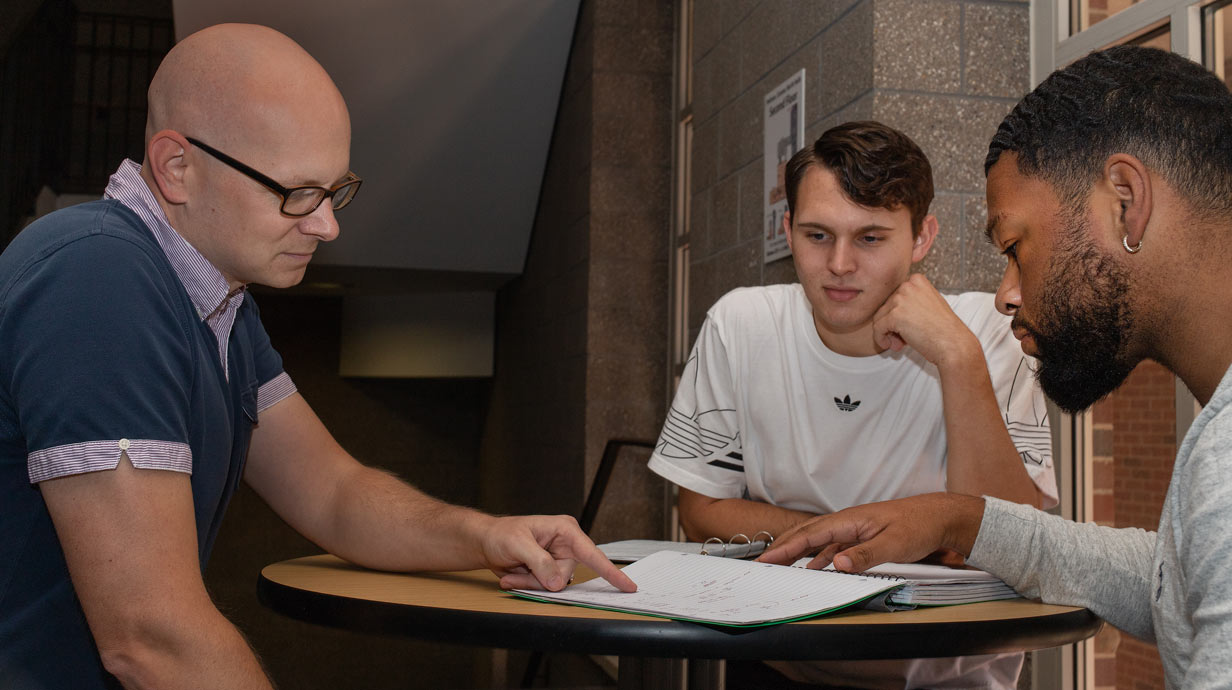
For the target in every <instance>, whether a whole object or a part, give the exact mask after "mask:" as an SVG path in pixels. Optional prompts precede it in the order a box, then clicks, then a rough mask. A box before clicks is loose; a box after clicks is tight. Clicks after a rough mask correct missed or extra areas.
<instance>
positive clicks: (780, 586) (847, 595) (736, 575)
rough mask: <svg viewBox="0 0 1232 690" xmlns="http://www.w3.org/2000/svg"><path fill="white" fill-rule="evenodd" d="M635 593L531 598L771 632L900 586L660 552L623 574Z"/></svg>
mask: <svg viewBox="0 0 1232 690" xmlns="http://www.w3.org/2000/svg"><path fill="white" fill-rule="evenodd" d="M624 572H625V574H627V575H628V576H629V577H631V578H633V581H634V582H636V583H637V591H636V592H632V593H626V592H621V591H620V590H618V589H616V588H615V587H613V586H611V585H609V584H608V583H607V582H605V581H603V580H602V579H599V578H595V579H593V580H589V581H587V582H583V583H581V584H577V585H572V586H570V587H566V588H565V589H563V590H561V591H559V592H544V591H540V590H525V589H515V590H512V592H513V593H514V594H516V595H517V596H520V597H524V598H527V599H534V600H537V601H548V602H556V603H562V604H574V605H577V606H588V607H591V608H600V609H609V610H613V611H623V612H626V613H639V614H646V615H653V616H663V617H666V618H675V619H679V620H687V621H694V622H698V623H716V624H719V625H731V626H756V625H770V624H773V623H786V622H788V621H793V620H799V619H801V618H811V617H813V616H817V615H820V614H823V613H830V612H832V611H837V610H839V609H842V608H846V607H848V606H851V605H853V604H859V603H861V602H864V601H866V600H869V599H871V598H873V597H876V596H877V595H879V594H882V593H883V592H886V591H889V590H891V589H894V588H896V587H900V586H901V585H902V583H901V582H900V581H898V580H892V579H887V578H883V577H870V576H864V575H850V574H847V573H837V572H834V571H828V572H827V571H824V570H806V569H804V568H793V567H791V566H785V565H774V564H772V563H758V562H756V561H742V560H738V559H734V558H715V557H713V556H702V555H698V554H693V553H679V552H676V551H659V552H657V553H653V554H651V555H649V556H647V557H645V558H643V559H641V560H639V561H637V562H636V563H633V564H630V565H628V566H626V567H625V569H624Z"/></svg>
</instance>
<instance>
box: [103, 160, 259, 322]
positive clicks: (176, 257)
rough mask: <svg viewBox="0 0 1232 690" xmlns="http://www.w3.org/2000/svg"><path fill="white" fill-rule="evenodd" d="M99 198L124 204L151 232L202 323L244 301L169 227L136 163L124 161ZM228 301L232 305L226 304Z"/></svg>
mask: <svg viewBox="0 0 1232 690" xmlns="http://www.w3.org/2000/svg"><path fill="white" fill-rule="evenodd" d="M103 197H104V198H107V199H115V200H116V201H119V202H120V203H121V204H124V205H125V206H126V207H128V209H129V210H131V211H132V212H133V213H136V214H137V216H138V217H140V218H141V220H142V221H144V222H145V224H146V227H148V228H149V229H150V231H151V232H152V233H154V239H156V240H158V245H159V246H160V247H162V249H163V252H164V253H165V254H166V255H167V259H168V260H169V261H170V262H171V266H172V268H174V269H175V273H176V275H177V276H179V279H180V282H181V283H183V284H184V289H185V290H186V291H187V292H188V296H189V298H191V299H192V302H193V306H195V307H196V308H197V315H198V316H200V317H201V318H202V319H203V320H204V319H206V318H210V319H212V318H214V317H215V316H217V315H218V314H219V313H220V312H225V311H230V310H231V309H239V306H240V304H241V303H242V302H243V301H244V298H243V294H244V288H243V287H242V286H241V287H240V288H239V289H238V290H237V291H236V292H235V294H232V292H231V289H230V286H228V285H227V279H226V278H224V277H223V275H222V273H221V272H219V270H218V269H217V268H215V267H214V265H213V264H211V263H210V262H209V261H208V260H207V259H206V258H205V257H204V256H202V255H201V252H199V251H197V250H196V248H195V247H193V246H192V245H191V244H189V243H188V240H185V239H184V237H183V236H181V235H180V233H178V232H176V230H175V228H173V227H171V223H170V222H168V221H167V216H166V214H164V213H163V209H162V207H161V206H159V205H158V200H157V199H155V198H154V193H153V192H151V191H150V188H149V187H148V186H147V185H146V183H145V180H143V179H142V178H141V165H140V164H138V163H137V162H135V161H133V160H131V159H125V160H124V162H123V163H121V164H120V168H119V169H118V170H116V171H115V174H113V175H112V176H111V179H110V181H109V182H108V183H107V190H106V191H105V192H104V193H103ZM229 302H230V303H233V304H227V303H229Z"/></svg>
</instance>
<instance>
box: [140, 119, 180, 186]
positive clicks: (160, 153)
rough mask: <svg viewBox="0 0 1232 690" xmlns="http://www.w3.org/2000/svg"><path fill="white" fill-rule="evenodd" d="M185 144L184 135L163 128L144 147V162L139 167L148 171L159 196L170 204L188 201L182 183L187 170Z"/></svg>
mask: <svg viewBox="0 0 1232 690" xmlns="http://www.w3.org/2000/svg"><path fill="white" fill-rule="evenodd" d="M188 146H189V144H188V140H187V139H185V138H184V135H183V134H180V133H179V132H176V131H174V130H170V129H164V130H161V131H159V132H157V133H155V134H154V136H152V137H150V143H148V144H146V147H145V162H144V163H143V164H142V166H141V167H142V169H143V170H144V171H148V174H149V176H150V181H151V182H153V184H154V185H155V186H157V187H158V193H159V194H160V195H161V196H162V198H163V199H165V200H166V201H167V202H168V203H171V204H182V203H184V202H186V201H188V188H187V186H186V185H185V182H184V178H185V173H186V172H187V170H188V164H187V162H186V161H185V158H184V151H185V150H186V149H187V148H188Z"/></svg>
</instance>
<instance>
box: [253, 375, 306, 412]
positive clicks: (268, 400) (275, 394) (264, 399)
mask: <svg viewBox="0 0 1232 690" xmlns="http://www.w3.org/2000/svg"><path fill="white" fill-rule="evenodd" d="M296 390H297V389H296V388H295V383H294V382H292V381H291V377H290V376H288V375H287V372H285V371H284V372H282V373H281V374H279V375H277V376H275V377H274V378H272V379H270V380H269V381H266V382H265V383H263V384H261V387H260V388H258V389H257V414H261V413H262V412H264V411H265V410H267V409H268V408H270V407H271V406H273V405H274V403H278V402H281V401H282V400H283V398H286V397H287V396H288V395H291V394H292V393H294V392H295V391H296Z"/></svg>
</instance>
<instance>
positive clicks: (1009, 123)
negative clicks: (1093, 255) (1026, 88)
mask: <svg viewBox="0 0 1232 690" xmlns="http://www.w3.org/2000/svg"><path fill="white" fill-rule="evenodd" d="M1006 152H1013V153H1015V154H1017V156H1018V172H1019V173H1021V174H1023V175H1025V176H1028V177H1038V178H1041V179H1043V180H1044V181H1046V182H1048V183H1049V184H1051V185H1052V186H1053V188H1054V189H1055V190H1056V192H1057V195H1058V197H1060V198H1061V200H1062V202H1063V203H1065V204H1067V205H1070V206H1073V205H1074V204H1076V203H1078V202H1079V201H1080V200H1081V199H1083V198H1085V194H1086V193H1087V191H1088V190H1089V189H1090V185H1091V184H1092V183H1093V182H1094V181H1095V180H1096V179H1097V178H1098V177H1099V175H1100V174H1102V170H1103V166H1104V162H1105V161H1106V160H1107V159H1108V156H1111V155H1112V154H1114V153H1128V154H1130V155H1132V156H1136V157H1137V158H1139V159H1140V160H1141V161H1142V162H1143V163H1145V164H1146V165H1147V166H1148V167H1150V168H1151V169H1152V170H1154V171H1155V172H1156V173H1158V174H1159V175H1160V176H1162V177H1163V178H1164V180H1165V181H1166V182H1168V184H1169V185H1171V186H1172V187H1173V188H1174V189H1176V190H1177V192H1178V193H1180V194H1181V195H1182V196H1184V197H1185V198H1186V199H1188V201H1189V202H1190V205H1191V206H1192V207H1193V210H1195V211H1198V212H1201V213H1210V212H1214V213H1218V214H1221V215H1226V214H1229V213H1232V93H1229V91H1228V87H1227V86H1226V85H1224V83H1223V82H1222V81H1220V79H1219V77H1217V76H1215V75H1214V74H1212V73H1211V72H1209V71H1208V70H1206V69H1205V68H1204V67H1202V66H1201V65H1198V64H1196V63H1194V62H1192V61H1190V60H1188V59H1186V58H1184V57H1181V56H1179V55H1176V54H1174V53H1169V52H1167V51H1163V50H1159V49H1157V48H1145V47H1141V46H1128V45H1123V46H1115V47H1113V48H1108V49H1106V50H1101V51H1098V52H1095V53H1091V54H1090V55H1088V56H1086V57H1084V58H1082V59H1081V60H1078V61H1077V62H1074V63H1073V64H1071V65H1069V66H1067V67H1065V68H1063V69H1060V70H1058V71H1056V72H1053V73H1052V75H1050V76H1049V77H1048V78H1047V79H1045V80H1044V82H1043V83H1042V84H1040V85H1039V86H1038V87H1036V88H1035V90H1034V91H1032V92H1031V93H1029V94H1027V95H1026V97H1024V98H1023V99H1022V100H1021V101H1019V103H1018V105H1017V106H1015V107H1014V109H1013V111H1011V112H1010V114H1009V115H1007V116H1006V118H1005V120H1003V121H1002V122H1001V126H1000V127H999V128H998V129H997V133H996V135H995V136H994V137H993V139H992V143H991V144H989V146H988V157H987V158H986V159H985V161H984V173H985V174H987V173H988V170H989V169H990V168H991V167H992V166H993V165H994V164H995V163H996V162H997V160H998V159H999V158H1000V157H1001V154H1003V153H1006Z"/></svg>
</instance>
